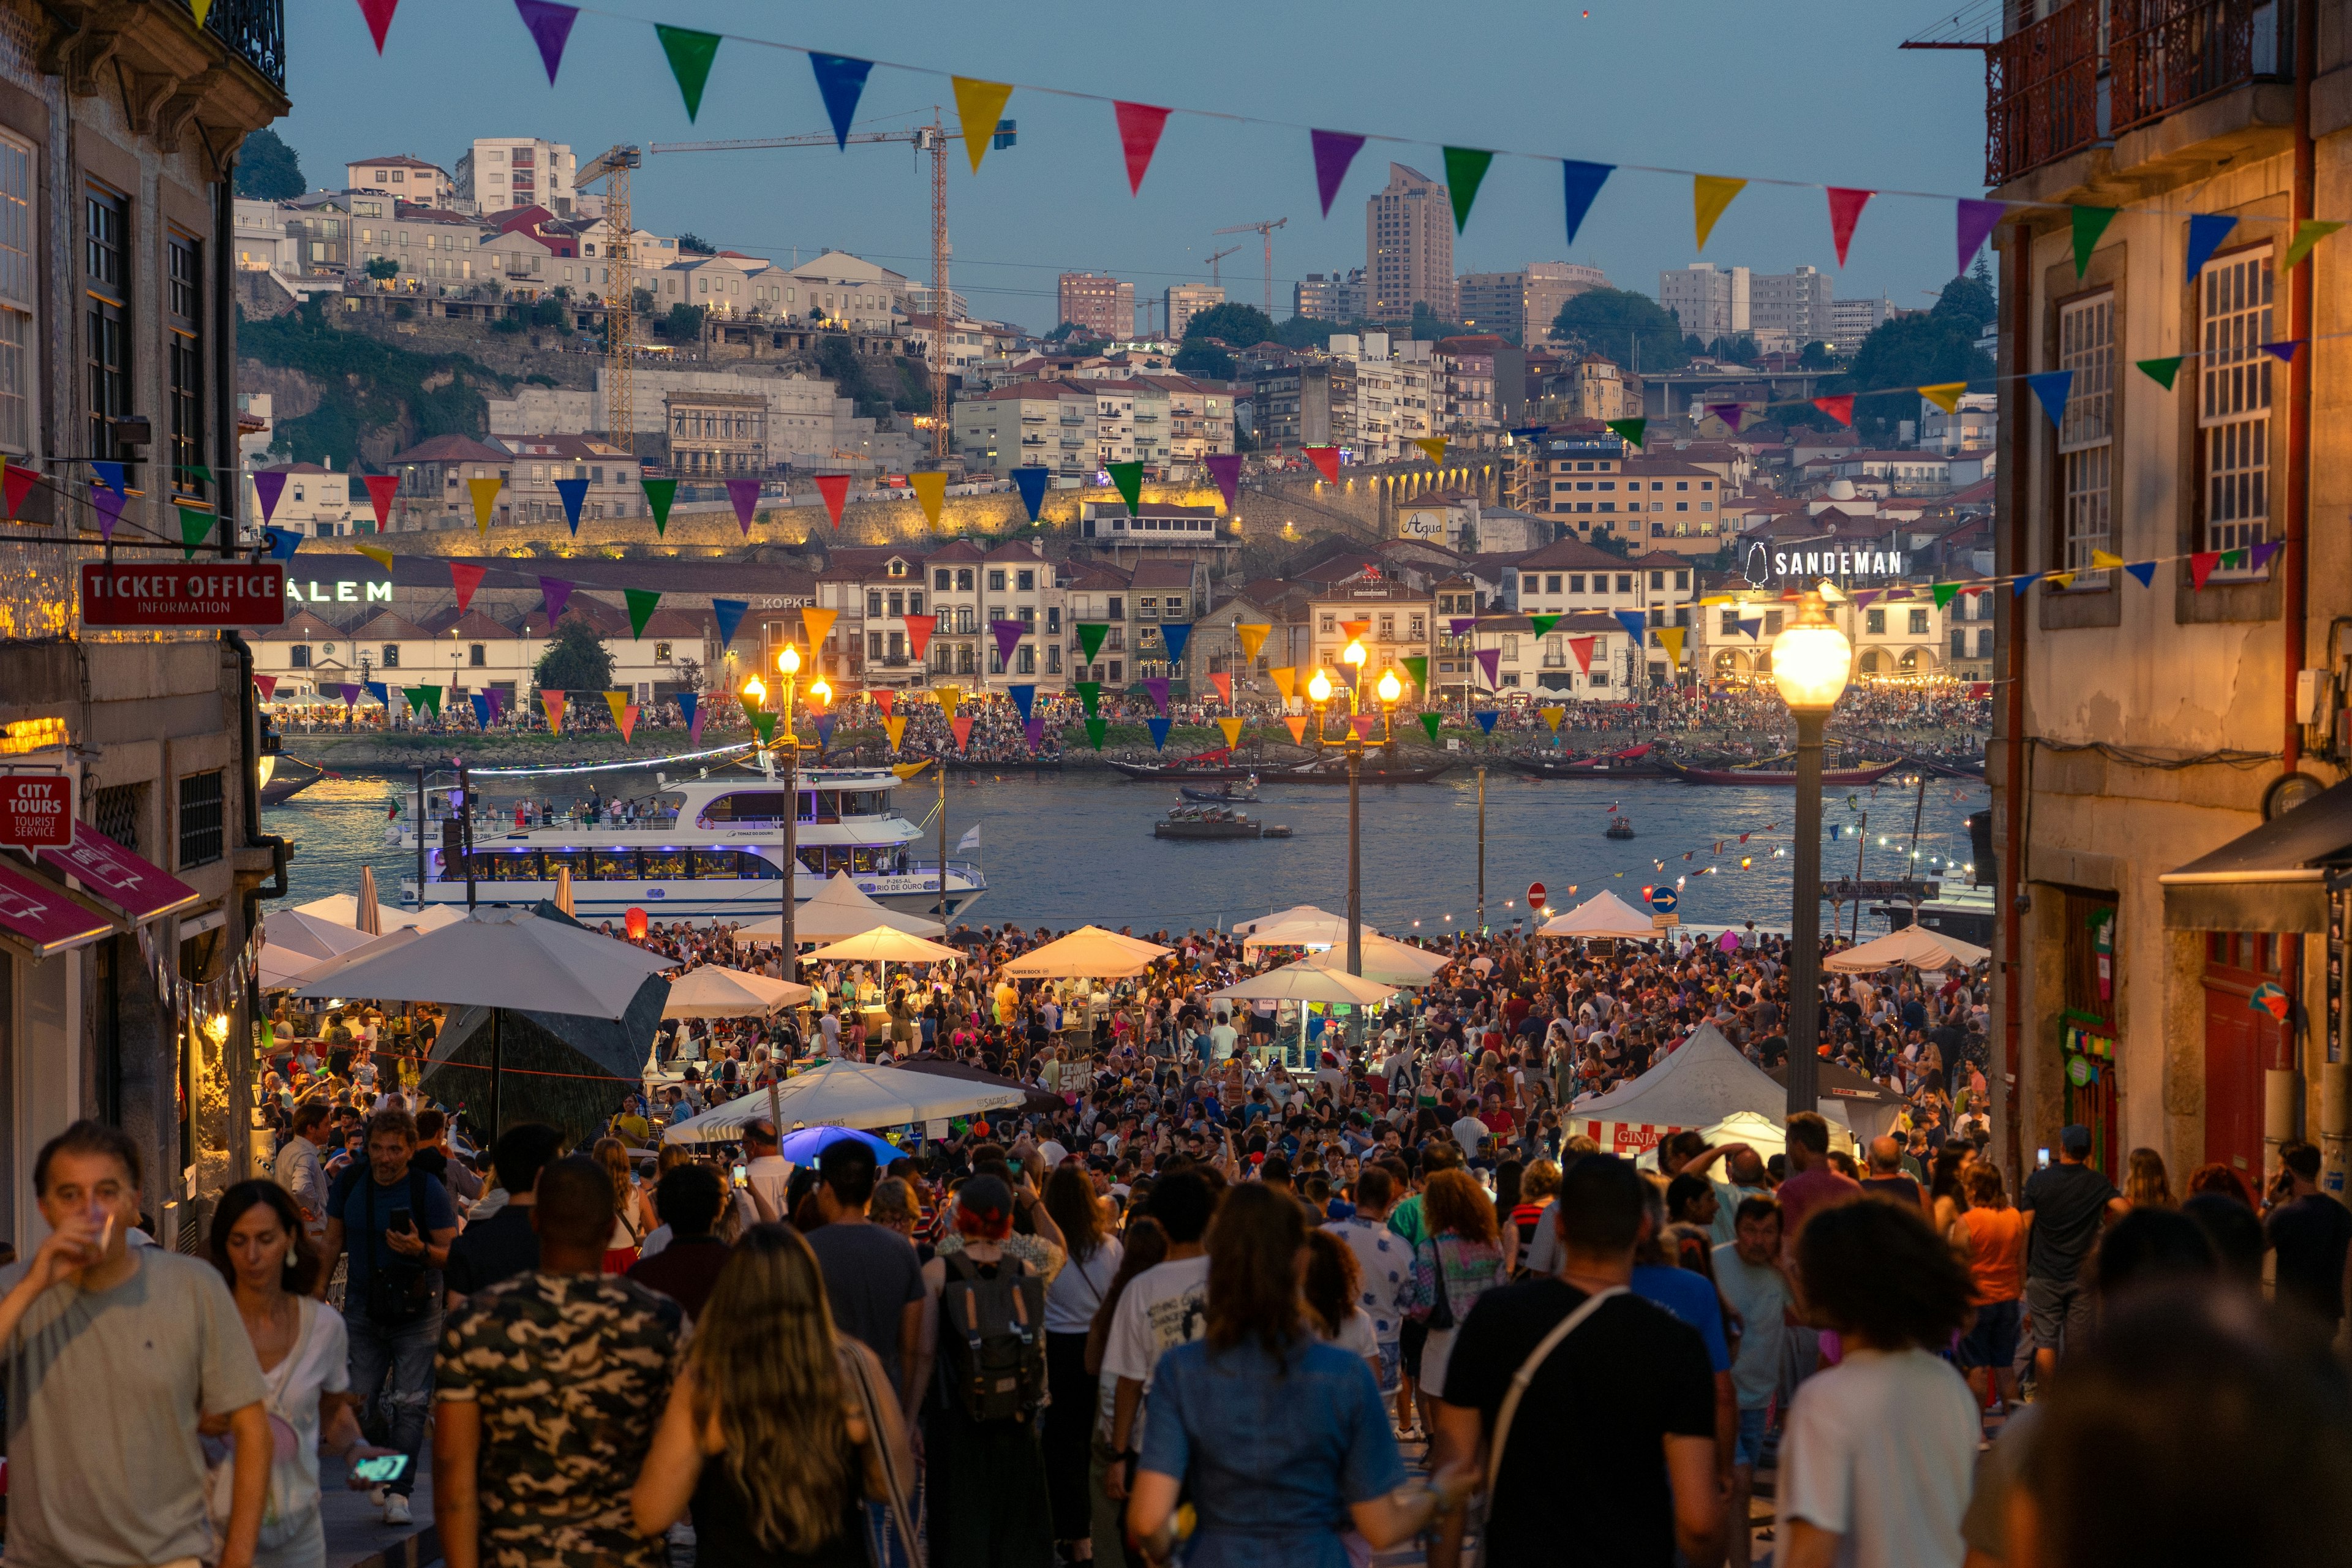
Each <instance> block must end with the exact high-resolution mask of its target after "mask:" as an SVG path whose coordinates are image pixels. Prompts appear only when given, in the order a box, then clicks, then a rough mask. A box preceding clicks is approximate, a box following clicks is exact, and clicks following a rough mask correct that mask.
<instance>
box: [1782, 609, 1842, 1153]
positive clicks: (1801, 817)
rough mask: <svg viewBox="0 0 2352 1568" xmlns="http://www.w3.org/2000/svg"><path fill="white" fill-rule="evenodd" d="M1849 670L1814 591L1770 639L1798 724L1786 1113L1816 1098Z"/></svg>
mask: <svg viewBox="0 0 2352 1568" xmlns="http://www.w3.org/2000/svg"><path fill="white" fill-rule="evenodd" d="M1852 674H1853V644H1852V643H1851V642H1849V641H1847V640H1846V635H1845V633H1843V632H1842V631H1840V630H1839V629H1838V628H1837V626H1836V625H1835V624H1834V623H1833V622H1832V621H1831V619H1830V618H1829V615H1828V613H1827V611H1826V610H1825V609H1824V607H1823V605H1822V596H1821V595H1820V594H1819V593H1808V594H1806V595H1805V596H1804V597H1803V599H1802V600H1801V602H1800V603H1799V605H1798V609H1797V618H1796V620H1795V622H1794V623H1793V624H1791V625H1790V626H1789V627H1788V628H1787V629H1786V630H1784V631H1782V632H1781V633H1780V636H1779V637H1774V638H1773V639H1772V681H1773V684H1774V685H1776V686H1778V687H1779V688H1780V697H1781V699H1782V700H1784V701H1786V702H1787V703H1788V704H1789V711H1790V713H1791V714H1792V715H1794V716H1795V718H1796V721H1797V869H1796V887H1795V895H1796V905H1795V908H1794V909H1793V910H1790V919H1789V939H1790V952H1789V1113H1790V1115H1792V1116H1793V1115H1795V1114H1796V1113H1797V1112H1798V1111H1800V1110H1812V1109H1813V1108H1814V1105H1815V1103H1816V1102H1817V1101H1818V1100H1819V1098H1820V1085H1821V1058H1820V1055H1819V1047H1820V1043H1821V1016H1822V998H1821V989H1822V986H1821V966H1822V730H1823V729H1824V728H1825V727H1826V726H1827V725H1828V723H1829V717H1830V710H1832V709H1833V708H1835V707H1836V706H1837V700H1838V695H1839V693H1841V692H1843V690H1844V689H1845V684H1846V681H1847V680H1848V679H1850V678H1851V676H1852Z"/></svg>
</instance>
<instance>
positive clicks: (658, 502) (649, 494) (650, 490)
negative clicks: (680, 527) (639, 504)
mask: <svg viewBox="0 0 2352 1568" xmlns="http://www.w3.org/2000/svg"><path fill="white" fill-rule="evenodd" d="M637 482H638V483H639V484H641V485H643V486H644V487H645V489H646V505H647V506H649V507H651V508H652V509H653V513H654V531H655V532H656V533H658V534H667V533H668V531H669V503H670V502H672V501H674V500H677V480H676V479H640V480H638V481H637Z"/></svg>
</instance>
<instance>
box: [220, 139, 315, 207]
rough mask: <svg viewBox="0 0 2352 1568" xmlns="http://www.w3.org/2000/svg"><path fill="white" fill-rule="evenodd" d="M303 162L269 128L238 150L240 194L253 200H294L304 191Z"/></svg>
mask: <svg viewBox="0 0 2352 1568" xmlns="http://www.w3.org/2000/svg"><path fill="white" fill-rule="evenodd" d="M303 189H304V186H303V184H302V161H301V160H300V159H299V158H298V157H296V156H295V155H294V149H293V148H291V147H289V146H288V145H286V143H285V142H284V141H283V140H281V139H280V138H279V136H278V132H275V131H271V130H269V129H268V128H267V127H264V128H263V129H262V130H259V131H257V132H254V133H253V134H252V135H250V136H248V137H247V138H246V139H245V145H244V146H242V147H240V148H239V149H237V154H236V194H237V195H241V196H243V197H244V198H245V199H246V200H247V201H253V202H290V201H292V200H293V199H294V198H295V197H296V196H299V195H301V194H302V192H303Z"/></svg>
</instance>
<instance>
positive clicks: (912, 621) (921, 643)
mask: <svg viewBox="0 0 2352 1568" xmlns="http://www.w3.org/2000/svg"><path fill="white" fill-rule="evenodd" d="M904 619H905V620H906V623H907V651H908V653H910V654H913V655H914V656H915V657H916V658H922V657H923V650H924V649H925V648H927V647H930V646H931V632H932V631H933V629H935V628H936V627H937V626H939V624H940V618H939V616H906V617H904Z"/></svg>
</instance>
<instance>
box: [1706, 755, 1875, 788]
mask: <svg viewBox="0 0 2352 1568" xmlns="http://www.w3.org/2000/svg"><path fill="white" fill-rule="evenodd" d="M1660 765H1661V766H1662V767H1664V769H1665V770H1666V772H1668V773H1672V774H1673V775H1674V776H1675V777H1676V778H1678V779H1680V780H1682V781H1683V783H1685V784H1757V785H1761V786H1763V787H1765V788H1767V789H1772V788H1779V789H1790V788H1793V787H1794V786H1795V784H1796V782H1797V775H1796V774H1795V773H1793V772H1790V773H1782V772H1780V771H1778V770H1773V771H1770V772H1767V771H1766V770H1764V769H1762V768H1692V767H1685V766H1684V765H1683V764H1682V763H1677V762H1673V761H1671V760H1662V761H1661V763H1660ZM1902 765H1903V760H1902V759H1901V758H1900V757H1897V758H1896V759H1895V761H1893V762H1891V763H1866V764H1865V765H1864V766H1862V767H1858V768H1832V769H1829V770H1827V771H1825V772H1824V773H1822V784H1823V785H1829V784H1845V785H1852V784H1876V783H1877V782H1878V781H1879V780H1881V779H1883V778H1885V776H1886V775H1887V774H1889V773H1893V772H1894V771H1895V769H1897V768H1899V767H1901V766H1902Z"/></svg>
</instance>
